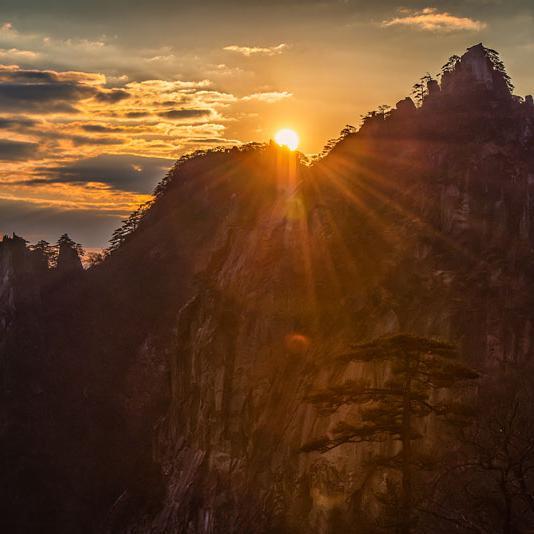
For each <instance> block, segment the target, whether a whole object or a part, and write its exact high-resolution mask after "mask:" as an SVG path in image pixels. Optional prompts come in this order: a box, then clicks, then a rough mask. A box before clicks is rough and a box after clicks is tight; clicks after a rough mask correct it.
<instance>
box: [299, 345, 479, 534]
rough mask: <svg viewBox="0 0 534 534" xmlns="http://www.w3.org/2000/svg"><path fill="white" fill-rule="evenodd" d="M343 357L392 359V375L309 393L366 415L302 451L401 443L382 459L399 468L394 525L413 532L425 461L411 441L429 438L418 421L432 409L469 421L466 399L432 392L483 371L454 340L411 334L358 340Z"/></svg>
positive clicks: (330, 408)
mask: <svg viewBox="0 0 534 534" xmlns="http://www.w3.org/2000/svg"><path fill="white" fill-rule="evenodd" d="M340 360H342V361H344V362H347V363H348V362H350V361H360V362H378V361H385V362H389V364H390V370H391V372H390V377H389V378H388V379H386V380H385V383H384V384H383V385H381V386H370V385H369V384H367V383H364V382H357V381H349V382H345V383H343V384H341V385H334V386H331V387H328V388H326V389H324V390H322V391H318V392H315V393H313V394H312V395H310V396H309V397H307V400H308V401H309V402H311V403H312V404H314V405H315V406H316V407H318V409H319V410H321V411H322V412H326V413H332V412H335V411H336V410H337V409H338V408H339V407H341V406H343V405H349V404H358V405H360V406H361V409H360V416H361V420H360V421H359V422H358V423H357V424H351V423H349V422H347V421H341V422H339V423H338V424H337V426H336V427H335V428H334V430H333V432H332V433H331V434H330V435H329V436H324V437H321V438H319V439H317V440H314V441H312V442H310V443H308V444H306V445H305V446H304V447H303V448H302V450H303V451H304V452H311V451H319V452H326V451H329V450H331V449H334V448H335V447H338V446H340V445H343V444H346V443H362V442H384V441H388V440H394V441H397V442H399V443H400V450H399V451H398V452H397V453H393V454H392V455H391V456H389V457H383V458H380V460H379V462H380V464H381V465H382V466H383V467H385V468H389V469H393V470H396V471H398V472H399V473H400V496H399V509H398V510H397V511H396V514H395V515H396V516H397V517H396V519H395V521H394V524H393V526H394V527H395V528H396V530H397V532H399V533H401V534H409V533H411V532H412V529H413V526H414V524H415V522H416V517H415V515H414V502H413V471H414V468H416V467H417V466H418V465H421V462H420V459H419V458H418V457H417V456H416V454H415V453H414V450H413V447H412V443H413V442H414V441H415V440H422V439H424V437H425V436H424V435H423V434H421V432H420V431H419V430H418V427H417V425H416V422H417V420H423V419H425V418H427V417H429V416H430V415H432V414H433V415H435V416H439V417H443V418H446V419H447V420H448V421H449V422H451V423H454V424H457V425H463V424H465V423H468V422H469V419H470V410H469V407H468V406H467V405H466V404H465V403H462V402H461V401H444V400H434V397H435V395H433V393H434V391H435V390H440V389H441V390H447V389H451V388H453V387H454V386H457V385H459V384H460V383H466V382H468V381H470V380H474V379H476V378H477V377H478V375H477V373H476V372H474V371H473V370H472V369H470V368H469V367H467V366H466V365H464V364H463V363H461V362H460V361H459V355H458V351H457V349H456V348H455V347H454V346H453V345H451V344H450V343H446V342H443V341H437V340H433V339H428V338H423V337H416V336H412V335H406V334H399V335H395V336H390V337H381V338H378V339H375V340H373V341H371V342H369V343H364V344H360V345H354V346H353V347H352V350H351V352H350V353H348V354H345V355H343V356H341V357H340Z"/></svg>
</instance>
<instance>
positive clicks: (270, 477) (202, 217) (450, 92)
mask: <svg viewBox="0 0 534 534" xmlns="http://www.w3.org/2000/svg"><path fill="white" fill-rule="evenodd" d="M509 87H510V86H509V84H508V83H507V80H506V78H505V77H504V75H503V73H502V72H500V70H499V69H498V66H496V65H495V64H494V63H493V62H492V61H491V59H490V58H489V57H488V56H487V55H486V54H485V49H483V48H480V47H479V46H477V47H473V48H471V49H469V50H468V52H467V53H466V54H465V55H464V56H463V57H462V58H460V59H458V60H456V61H455V62H454V65H453V67H451V69H450V70H449V71H448V72H447V73H446V76H445V75H444V77H443V80H442V84H441V86H436V84H435V83H432V85H431V86H429V89H428V93H427V95H426V97H425V99H424V101H423V104H422V106H421V107H416V106H415V105H414V104H413V102H412V101H411V100H410V99H408V100H405V101H403V103H402V104H399V105H398V106H397V109H396V110H394V111H393V112H391V113H390V114H376V115H373V116H372V117H370V118H369V119H368V120H366V121H365V122H364V124H363V126H362V127H361V129H360V130H359V131H358V132H356V133H351V134H349V135H347V136H345V137H344V139H342V140H341V141H340V142H339V143H337V145H336V146H335V147H334V148H333V149H332V150H331V151H330V153H329V154H328V155H326V156H325V157H324V158H322V159H321V160H319V161H318V162H316V163H315V164H313V165H312V166H307V165H305V164H303V162H301V161H300V160H299V157H298V156H297V155H295V154H292V153H288V152H287V151H284V150H281V149H278V148H276V147H274V146H258V145H254V146H250V147H245V148H242V149H237V148H236V149H231V150H226V151H220V152H213V153H208V154H205V155H203V156H198V157H196V158H190V159H188V160H185V161H183V162H181V163H179V164H178V165H177V166H176V167H175V169H174V170H173V171H172V173H171V175H170V178H169V179H168V180H166V186H165V188H164V189H165V190H164V191H163V192H161V194H160V195H159V196H158V199H157V201H156V202H155V203H154V205H153V206H152V207H151V208H150V209H149V210H148V211H147V212H146V214H145V215H144V216H143V217H142V219H141V221H140V222H139V224H138V225H137V226H136V228H135V230H134V231H133V232H132V233H131V234H130V235H129V236H127V238H126V239H125V240H124V242H123V243H122V245H121V246H120V247H119V248H118V249H117V250H116V251H115V252H113V254H112V255H111V256H110V257H109V258H108V259H106V260H105V261H104V262H103V263H102V264H100V265H98V266H96V267H94V268H92V269H90V270H89V271H87V272H86V273H85V274H84V275H83V276H79V274H78V275H77V276H74V277H71V278H67V279H65V278H64V277H60V278H54V279H52V278H50V277H49V276H48V274H47V273H44V275H43V274H42V275H36V274H34V272H33V271H32V269H30V268H28V267H26V266H27V265H29V264H30V263H27V262H30V259H29V258H30V255H29V254H30V253H29V252H28V251H27V250H26V248H25V246H24V243H22V245H21V244H20V243H18V242H17V241H14V242H12V241H10V240H7V241H5V242H4V243H5V244H3V245H2V247H1V248H0V313H1V316H0V317H1V319H0V326H2V328H3V330H2V332H3V333H4V334H3V337H2V343H3V344H2V345H0V350H1V357H2V362H13V361H18V362H20V363H21V365H22V364H23V365H24V372H23V371H20V372H13V371H12V370H10V369H8V368H6V366H5V364H4V368H3V380H4V381H6V380H7V381H12V382H13V381H14V382H15V383H16V386H17V388H18V389H17V391H15V390H14V389H6V390H5V392H4V395H5V398H6V400H7V402H6V403H5V404H4V406H5V408H4V413H3V420H4V421H7V422H8V423H9V424H4V425H3V427H2V429H3V430H2V438H3V443H8V442H9V443H11V441H10V440H12V439H13V438H14V437H16V438H17V439H16V440H15V442H16V443H17V450H15V449H14V448H13V447H11V446H9V447H8V446H7V445H2V447H3V449H2V451H3V452H5V451H10V455H11V456H10V458H12V462H11V465H9V466H8V469H7V472H8V473H9V476H10V478H9V480H10V481H11V482H10V484H9V487H8V488H6V489H4V490H3V491H4V494H3V495H2V502H3V506H4V509H3V512H2V513H3V517H4V518H7V520H8V525H9V527H10V531H11V532H17V531H18V532H31V531H41V532H42V531H43V530H44V531H50V532H105V531H108V532H139V533H144V532H156V533H159V532H161V533H164V532H194V533H199V534H200V533H219V532H236V533H245V532H247V533H248V532H258V533H259V532H321V533H323V532H324V533H326V532H349V531H351V530H350V529H354V525H358V526H359V527H360V529H361V532H368V531H369V530H365V529H366V528H367V527H366V526H365V525H367V524H368V523H367V522H368V520H369V518H370V517H372V515H373V510H374V509H375V508H376V503H375V501H373V495H372V491H368V490H366V489H365V488H364V486H363V482H364V481H365V479H366V477H367V472H366V470H365V468H364V459H365V458H366V456H367V455H368V454H369V453H370V452H371V449H370V448H369V447H367V448H366V447H360V448H353V447H350V446H346V447H342V448H339V449H336V450H334V451H331V452H329V453H327V454H325V455H320V454H308V455H305V454H301V453H299V452H298V451H299V448H300V447H301V446H302V445H303V444H304V443H305V442H306V441H307V440H309V439H310V438H313V437H314V436H316V435H318V434H320V433H322V432H325V431H327V430H328V429H329V428H330V427H331V425H333V424H334V423H335V421H336V419H335V417H326V416H323V415H320V414H318V413H317V412H315V411H314V409H313V408H311V407H310V406H308V405H307V404H306V403H304V402H303V400H302V399H303V397H304V396H305V395H306V394H307V393H308V392H309V391H310V390H311V389H313V388H314V387H316V386H318V385H324V384H326V383H328V382H331V381H336V380H338V381H341V380H343V379H345V378H347V377H357V376H359V375H361V374H362V373H363V368H362V367H361V366H357V365H353V366H351V367H348V368H346V367H339V366H337V365H334V364H333V356H334V355H335V354H337V353H338V352H339V351H340V350H343V349H344V348H345V347H346V346H347V345H348V343H350V342H352V341H356V340H362V339H366V338H371V337H375V336H378V335H381V334H386V333H393V332H397V331H408V332H413V333H417V334H421V335H437V336H441V337H444V338H446V339H449V340H451V341H453V342H455V343H457V344H458V345H459V346H460V347H461V349H462V351H463V352H464V353H465V354H466V355H467V356H468V357H469V359H470V361H471V363H472V364H473V365H476V366H477V367H479V368H481V369H483V370H484V371H486V372H487V373H493V374H497V373H500V372H502V369H503V368H505V367H507V366H521V365H523V364H524V363H525V362H527V361H529V360H530V359H531V358H532V351H533V348H532V346H531V345H532V344H531V337H532V328H533V321H534V302H532V288H534V271H533V270H532V265H533V264H534V263H533V260H534V255H533V244H534V210H533V208H532V206H531V203H532V200H531V199H532V198H533V195H534V191H533V189H532V188H533V187H534V178H533V177H534V148H533V146H534V145H533V143H532V142H533V141H534V133H533V123H534V110H533V108H532V103H531V100H528V99H527V100H526V101H525V102H523V101H521V100H520V99H518V98H515V97H513V96H512V94H511V93H510V90H509ZM15 249H16V250H18V252H17V254H19V255H20V257H23V258H25V259H24V260H23V261H22V264H23V265H22V266H20V263H17V265H19V266H18V267H14V265H15V263H14V259H13V258H14V257H15V252H14V250H15ZM24 273H26V275H27V280H26V278H25V279H24V280H26V281H25V282H24V283H22V285H21V286H20V287H22V288H24V289H25V291H26V292H27V295H28V296H24V297H22V296H21V297H20V298H21V299H22V300H20V301H19V300H17V299H18V298H19V297H17V295H18V294H19V293H18V291H19V290H18V289H17V288H18V287H19V285H18V284H16V283H14V282H13V280H14V277H17V276H21V277H22V276H23V275H24V276H26V275H25V274H24ZM21 280H22V278H21ZM33 288H35V289H33ZM30 289H31V290H30ZM21 295H22V293H21ZM18 313H20V314H22V315H21V316H17V315H16V314H18ZM14 314H15V315H14ZM27 314H35V315H31V320H29V319H28V317H29V315H27ZM29 325H31V328H29ZM14 328H16V329H20V331H19V330H17V331H14V330H13V329H14ZM28 328H29V330H28ZM6 339H10V340H11V341H10V342H9V343H8V344H6V342H5V341H4V340H6ZM28 369H29V370H30V371H28ZM26 372H31V375H32V376H35V380H36V382H35V384H36V385H35V390H34V391H30V389H31V388H32V387H33V386H31V384H33V383H32V382H31V381H30V380H26V375H25V373H26ZM367 372H369V371H367ZM381 372H383V370H381V369H380V368H376V369H374V370H373V372H372V373H371V374H372V376H369V377H368V378H369V379H370V380H379V378H380V373H381ZM21 412H24V414H30V417H31V418H32V419H31V420H30V423H29V424H28V425H25V426H24V428H23V429H20V428H15V427H13V426H10V425H14V424H15V422H16V421H17V420H18V418H21V420H25V416H23V415H21ZM344 415H346V413H345V414H344ZM436 428H437V427H436ZM434 431H436V432H437V431H438V430H436V429H435V430H434ZM380 483H381V482H380V476H379V474H378V475H377V476H376V480H375V482H374V484H375V487H379V486H380ZM28 508H30V509H31V510H32V511H33V513H32V514H28V515H24V512H23V511H24V510H27V509H28ZM355 531H356V530H355Z"/></svg>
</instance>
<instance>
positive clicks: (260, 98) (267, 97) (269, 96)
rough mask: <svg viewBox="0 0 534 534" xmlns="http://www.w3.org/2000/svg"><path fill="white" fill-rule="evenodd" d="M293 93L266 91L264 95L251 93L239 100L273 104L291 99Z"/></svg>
mask: <svg viewBox="0 0 534 534" xmlns="http://www.w3.org/2000/svg"><path fill="white" fill-rule="evenodd" d="M292 96H293V93H289V92H288V91H268V92H264V93H253V94H251V95H248V96H244V97H243V98H242V99H241V100H243V101H244V102H250V101H253V100H255V101H257V102H266V103H267V104H273V103H274V102H280V100H285V99H286V98H291V97H292Z"/></svg>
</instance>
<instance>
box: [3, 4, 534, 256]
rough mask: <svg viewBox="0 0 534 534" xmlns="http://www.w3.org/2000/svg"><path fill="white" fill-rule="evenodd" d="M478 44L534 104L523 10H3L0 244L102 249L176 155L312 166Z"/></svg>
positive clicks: (531, 41)
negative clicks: (18, 239)
mask: <svg viewBox="0 0 534 534" xmlns="http://www.w3.org/2000/svg"><path fill="white" fill-rule="evenodd" d="M479 42H483V43H484V44H485V45H486V46H488V47H490V48H494V49H497V50H498V51H499V52H500V53H501V56H502V59H503V61H504V62H505V65H506V67H507V69H508V73H509V74H510V75H511V76H512V79H513V82H514V84H515V86H516V90H515V92H516V94H518V95H523V96H524V95H526V94H530V93H533V92H534V67H533V66H532V64H533V63H532V59H533V56H534V2H533V1H531V0H463V1H460V0H458V1H452V0H451V1H435V2H412V1H399V2H395V1H390V0H384V1H377V0H372V1H368V0H249V1H245V0H240V1H238V0H227V1H222V0H207V1H202V0H196V1H195V0H189V1H185V0H172V1H171V0H150V1H149V0H136V1H126V0H115V1H113V0H93V1H91V2H89V1H83V2H82V1H76V0H0V232H1V233H6V234H7V233H11V232H16V233H17V234H19V235H22V236H23V237H25V238H26V239H28V240H29V241H31V242H35V241H37V240H39V239H46V240H48V241H50V242H54V241H56V240H57V238H58V237H59V235H61V234H62V233H64V232H68V233H69V234H70V235H71V237H72V238H73V239H75V240H76V241H78V242H81V243H82V244H83V245H85V246H86V247H88V248H90V249H91V248H101V247H105V246H106V244H107V241H108V239H109V237H110V236H111V233H112V231H113V230H114V229H115V228H116V227H117V226H119V225H120V221H121V219H123V218H124V217H126V216H127V215H128V213H129V212H130V211H132V210H133V209H135V208H136V207H137V206H138V205H139V204H141V203H143V202H145V201H147V200H149V199H150V198H151V197H150V194H151V192H152V190H153V188H154V186H155V185H156V184H157V182H159V181H160V180H161V178H163V176H164V175H165V173H166V172H167V170H168V169H169V168H170V167H171V166H172V164H173V163H174V161H175V160H176V159H177V158H179V157H180V156H181V155H183V154H185V153H187V152H191V151H193V150H197V149H207V148H211V147H216V146H221V145H222V146H232V145H235V144H240V143H247V142H250V141H259V142H265V141H269V139H271V138H272V137H274V134H275V132H276V131H277V130H278V129H280V128H292V129H294V130H296V131H297V132H298V134H299V136H300V138H301V146H300V150H302V151H303V152H304V153H306V154H313V153H316V152H319V151H320V150H321V148H322V147H323V146H324V144H325V143H326V142H327V141H328V139H330V138H333V137H336V136H337V135H338V134H339V132H340V130H341V129H342V128H343V127H344V126H345V125H346V124H352V125H358V123H359V121H360V117H361V115H363V114H365V113H366V112H368V111H370V110H373V109H376V108H377V107H378V106H379V105H382V104H389V105H392V106H393V105H394V104H395V103H396V102H397V101H398V100H400V99H401V98H403V97H405V96H407V95H409V94H410V92H411V87H412V85H413V84H414V83H415V82H416V81H417V80H418V79H419V78H420V77H421V76H423V75H424V74H425V73H427V72H429V73H431V74H437V73H438V72H439V70H440V68H441V66H442V65H443V64H444V63H445V62H446V60H447V59H448V57H450V56H451V55H453V54H461V53H463V52H464V51H465V49H466V48H467V47H468V46H471V45H474V44H477V43H479Z"/></svg>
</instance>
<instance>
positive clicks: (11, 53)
mask: <svg viewBox="0 0 534 534" xmlns="http://www.w3.org/2000/svg"><path fill="white" fill-rule="evenodd" d="M38 57H39V53H38V52H33V51H32V50H19V49H18V48H9V49H8V48H0V58H1V59H14V60H15V61H18V60H23V61H24V60H26V61H28V60H30V61H31V60H35V59H37V58H38Z"/></svg>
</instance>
